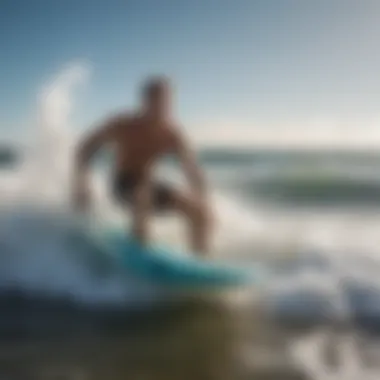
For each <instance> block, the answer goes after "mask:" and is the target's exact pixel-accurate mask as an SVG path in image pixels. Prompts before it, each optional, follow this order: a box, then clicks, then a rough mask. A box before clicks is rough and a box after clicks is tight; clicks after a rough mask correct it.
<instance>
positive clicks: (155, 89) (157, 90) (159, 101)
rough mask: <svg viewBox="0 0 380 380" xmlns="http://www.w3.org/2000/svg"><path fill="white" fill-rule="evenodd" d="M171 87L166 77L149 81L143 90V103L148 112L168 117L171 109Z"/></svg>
mask: <svg viewBox="0 0 380 380" xmlns="http://www.w3.org/2000/svg"><path fill="white" fill-rule="evenodd" d="M171 91H172V90H171V86H170V83H169V80H168V79H167V78H165V77H153V78H150V79H148V80H147V81H146V82H145V83H144V85H143V88H142V101H143V105H144V108H145V110H146V111H147V112H149V113H152V114H155V115H157V116H166V115H167V114H168V113H169V112H170V107H171Z"/></svg>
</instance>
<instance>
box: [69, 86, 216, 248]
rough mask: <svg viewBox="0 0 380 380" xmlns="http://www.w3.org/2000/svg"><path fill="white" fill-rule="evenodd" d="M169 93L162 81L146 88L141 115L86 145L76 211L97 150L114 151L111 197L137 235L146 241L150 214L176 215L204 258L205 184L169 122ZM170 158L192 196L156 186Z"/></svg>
mask: <svg viewBox="0 0 380 380" xmlns="http://www.w3.org/2000/svg"><path fill="white" fill-rule="evenodd" d="M168 91H169V89H168V85H167V83H165V82H163V81H156V82H154V81H153V82H151V83H148V85H147V90H146V92H144V103H145V104H144V108H145V109H144V110H143V111H142V112H139V113H137V114H136V115H131V114H125V113H124V114H119V115H117V116H114V117H111V118H108V119H106V120H105V122H104V123H102V125H101V126H100V127H99V128H98V129H97V130H96V131H95V132H93V133H92V134H91V135H90V136H88V137H87V138H86V139H84V141H83V142H82V143H81V144H80V146H79V149H78V152H77V166H76V169H77V170H76V178H75V189H74V191H75V192H74V195H75V200H76V204H77V206H82V205H83V204H85V203H86V202H87V198H88V192H89V189H88V184H87V182H86V173H85V172H86V169H87V166H88V163H89V161H90V159H91V158H92V156H93V155H94V154H95V152H96V151H97V150H98V149H99V148H101V147H103V146H105V145H111V146H112V147H113V148H114V150H115V154H116V159H115V165H114V170H113V171H114V180H113V184H112V187H113V193H114V196H115V199H116V200H117V201H119V202H120V204H121V205H123V206H124V205H126V204H129V205H130V206H131V207H130V208H131V210H132V213H133V217H134V218H133V222H134V233H135V235H136V236H137V237H138V238H140V239H141V241H143V242H146V241H147V239H148V228H147V217H148V214H149V213H150V211H152V209H153V210H154V211H168V210H173V211H178V212H179V213H182V214H183V215H184V216H185V217H186V218H187V219H188V220H189V222H190V225H191V244H192V248H193V250H194V251H195V252H198V253H205V251H206V250H207V248H206V246H207V244H206V238H207V236H208V224H209V217H208V211H207V207H206V199H205V195H206V188H205V181H204V177H203V175H202V172H201V170H200V168H199V166H198V165H197V163H196V160H195V156H194V154H193V153H192V149H191V148H190V147H189V145H188V142H187V139H186V138H185V137H184V136H183V134H182V132H181V131H180V128H178V127H177V126H176V125H175V123H173V121H172V120H171V118H170V114H169V112H168V97H169V95H170V94H168ZM167 154H172V155H176V156H177V157H178V158H179V160H180V162H181V163H182V167H183V169H184V172H185V174H186V176H187V177H188V180H189V182H190V185H191V187H192V190H193V194H192V195H191V196H189V195H185V194H183V193H182V192H180V191H178V190H177V189H175V188H173V187H171V186H170V185H169V184H167V183H160V182H155V181H154V180H153V173H154V169H155V165H156V164H157V163H158V161H159V159H161V158H162V157H163V156H165V155H167Z"/></svg>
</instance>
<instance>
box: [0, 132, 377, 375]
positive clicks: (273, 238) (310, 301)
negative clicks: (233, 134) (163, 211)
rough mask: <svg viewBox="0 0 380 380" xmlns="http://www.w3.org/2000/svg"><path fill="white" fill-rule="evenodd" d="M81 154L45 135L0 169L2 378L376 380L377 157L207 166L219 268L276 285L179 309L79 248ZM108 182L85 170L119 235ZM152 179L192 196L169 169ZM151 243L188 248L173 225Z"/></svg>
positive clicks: (212, 153) (164, 220) (254, 156)
mask: <svg viewBox="0 0 380 380" xmlns="http://www.w3.org/2000/svg"><path fill="white" fill-rule="evenodd" d="M74 142H75V141H74V139H73V138H70V136H68V135H65V134H62V133H61V134H59V133H57V131H53V130H50V131H49V130H45V131H44V133H43V134H42V135H41V136H40V138H39V139H36V144H35V146H32V149H29V150H28V152H27V154H24V155H23V160H21V161H17V162H16V164H15V165H11V164H9V163H3V166H2V169H1V176H0V199H1V205H0V207H1V213H0V247H1V249H0V303H1V304H2V306H1V307H2V313H1V315H0V333H1V337H2V338H3V339H2V342H3V343H2V344H1V345H0V375H2V374H4V376H6V375H7V376H16V375H20V376H27V375H28V374H33V376H35V377H37V378H56V377H54V376H58V375H59V376H66V377H63V378H70V379H71V378H73V379H74V378H91V379H92V378H94V379H95V378H99V379H100V378H102V379H103V378H104V379H105V378H110V377H112V378H119V377H120V378H125V376H127V377H128V376H129V377H130V376H132V377H134V378H144V379H145V378H160V379H161V378H174V377H175V378H178V377H181V378H187V377H185V374H186V376H188V378H194V376H196V377H197V378H205V379H211V378H215V379H220V378H226V379H228V378H231V379H232V378H234V379H236V378H242V379H243V378H251V377H249V376H253V374H255V376H256V378H273V379H277V378H278V379H280V378H281V379H282V378H284V377H285V376H287V377H286V378H294V379H296V378H314V379H326V378H331V379H332V378H334V379H348V378H352V379H370V378H375V376H376V378H378V376H379V375H380V370H378V369H377V368H376V366H375V364H376V362H377V361H378V360H377V359H378V357H379V353H380V352H379V351H378V342H377V338H376V336H377V331H378V327H379V326H380V307H379V305H380V281H379V278H380V252H379V250H380V248H379V247H380V245H379V244H378V241H379V238H378V236H379V233H378V231H379V229H380V181H379V179H378V178H379V176H378V174H380V154H379V155H377V154H375V153H369V152H337V151H335V152H333V151H319V152H308V151H303V152H301V151H298V152H296V151H260V150H253V149H252V150H245V151H242V150H238V149H235V150H234V149H229V150H227V149H218V150H217V149H213V150H211V149H210V150H205V151H202V152H200V155H199V156H200V161H201V163H202V165H203V167H204V168H205V170H206V172H207V176H208V178H209V181H210V184H211V188H212V197H211V201H212V205H213V208H214V210H215V214H216V216H217V225H216V228H215V231H214V233H213V236H212V242H213V244H212V255H213V256H214V257H215V259H219V260H229V261H234V262H239V263H244V265H252V266H254V265H255V264H256V263H260V264H262V265H265V266H266V267H267V268H268V269H270V271H271V276H270V278H268V279H267V281H266V282H265V283H263V284H260V286H257V287H254V288H253V289H247V290H245V291H244V295H243V296H241V295H237V294H235V295H232V297H231V296H227V295H226V296H224V295H220V296H218V297H215V298H212V297H211V299H210V298H207V299H202V298H201V297H200V295H197V296H194V297H193V298H192V299H189V298H184V299H176V300H175V301H173V299H172V298H170V296H169V295H168V294H167V292H165V291H163V290H162V289H157V288H155V287H153V286H152V285H150V284H147V283H143V282H141V281H138V282H137V281H136V279H132V278H130V277H129V276H127V275H126V274H125V273H124V272H123V270H122V268H120V266H119V265H117V262H115V260H114V258H113V257H111V256H109V255H107V254H105V253H104V252H102V251H100V250H99V248H98V247H97V246H96V245H95V244H94V243H93V242H92V241H91V240H90V239H88V238H87V237H86V236H87V235H86V227H85V225H84V224H83V223H82V222H83V221H81V220H80V218H79V217H78V216H77V215H76V214H75V213H74V212H73V211H72V210H71V207H70V167H71V157H72V149H73V147H74V146H75V144H74ZM108 167H109V160H108V159H105V158H103V159H101V160H100V161H98V162H97V163H96V165H95V166H94V171H93V173H94V174H93V178H92V179H93V188H94V194H93V202H92V205H93V207H92V210H91V221H92V228H104V227H105V226H109V225H111V224H114V225H119V226H125V228H126V229H127V228H128V222H129V220H128V215H127V214H126V213H125V212H124V211H122V210H120V209H118V207H117V205H115V204H114V202H113V200H112V198H111V197H110V196H109V191H108V190H109V186H108V184H109V181H108V180H109V177H108V171H107V168H108ZM157 175H158V176H161V177H165V178H166V179H167V180H169V181H173V182H174V183H176V184H178V186H182V185H184V184H185V183H184V180H183V178H182V176H181V173H180V172H178V170H177V168H176V166H175V164H174V163H173V162H166V163H163V164H162V166H161V167H160V168H159V171H158V174H157ZM152 229H153V237H154V238H155V239H159V240H162V241H166V242H168V243H170V244H172V245H174V246H181V247H185V246H186V234H185V231H186V229H185V226H184V225H183V223H182V221H181V220H179V219H178V218H177V217H176V216H175V215H169V216H167V217H160V218H153V219H152ZM132 347H133V348H132ZM163 347H165V351H164V352H163V351H162V350H163ZM330 351H331V352H334V353H333V354H331V353H330ZM36 352H39V353H40V354H39V355H37V354H36ZM326 357H327V359H329V360H327V359H326ZM174 358H176V359H175V360H176V361H177V363H181V364H176V365H175V364H174V361H175V360H174ZM332 358H335V359H334V360H335V362H334V363H335V364H331V363H330V364H329V362H330V361H331V360H333V359H332ZM334 360H333V361H334ZM126 363H129V364H128V365H127V364H126ZM136 363H138V364H136ZM374 363H375V364H374ZM21 367H22V368H24V369H23V370H21V369H20V368H21ZM81 376H82V377H81ZM247 376H248V377H247ZM268 376H269V377H268ZM10 378H12V377H10ZM26 378H27V377H26Z"/></svg>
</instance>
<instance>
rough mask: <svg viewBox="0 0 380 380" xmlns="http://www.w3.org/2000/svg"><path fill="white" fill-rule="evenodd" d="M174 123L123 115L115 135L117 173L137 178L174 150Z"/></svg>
mask: <svg viewBox="0 0 380 380" xmlns="http://www.w3.org/2000/svg"><path fill="white" fill-rule="evenodd" d="M173 134H174V130H173V126H172V125H171V124H170V123H168V122H160V121H154V120H147V119H145V118H143V117H130V116H127V115H125V116H121V117H120V119H119V123H118V128H117V133H116V135H115V148H116V163H115V165H116V167H115V170H116V172H119V173H128V174H130V175H134V176H137V177H140V176H144V175H146V174H148V173H149V172H150V170H151V169H152V167H153V166H154V164H155V163H156V162H157V161H158V160H159V159H160V158H161V157H162V156H164V155H165V154H168V153H170V151H172V149H173Z"/></svg>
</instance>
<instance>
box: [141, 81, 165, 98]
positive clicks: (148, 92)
mask: <svg viewBox="0 0 380 380" xmlns="http://www.w3.org/2000/svg"><path fill="white" fill-rule="evenodd" d="M169 86H170V81H169V79H168V78H167V77H165V76H154V77H151V78H149V79H148V80H146V81H145V83H144V85H143V87H142V95H143V97H144V98H150V97H152V96H155V95H156V94H159V93H161V92H162V91H164V90H166V89H167V88H168V87H169Z"/></svg>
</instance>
